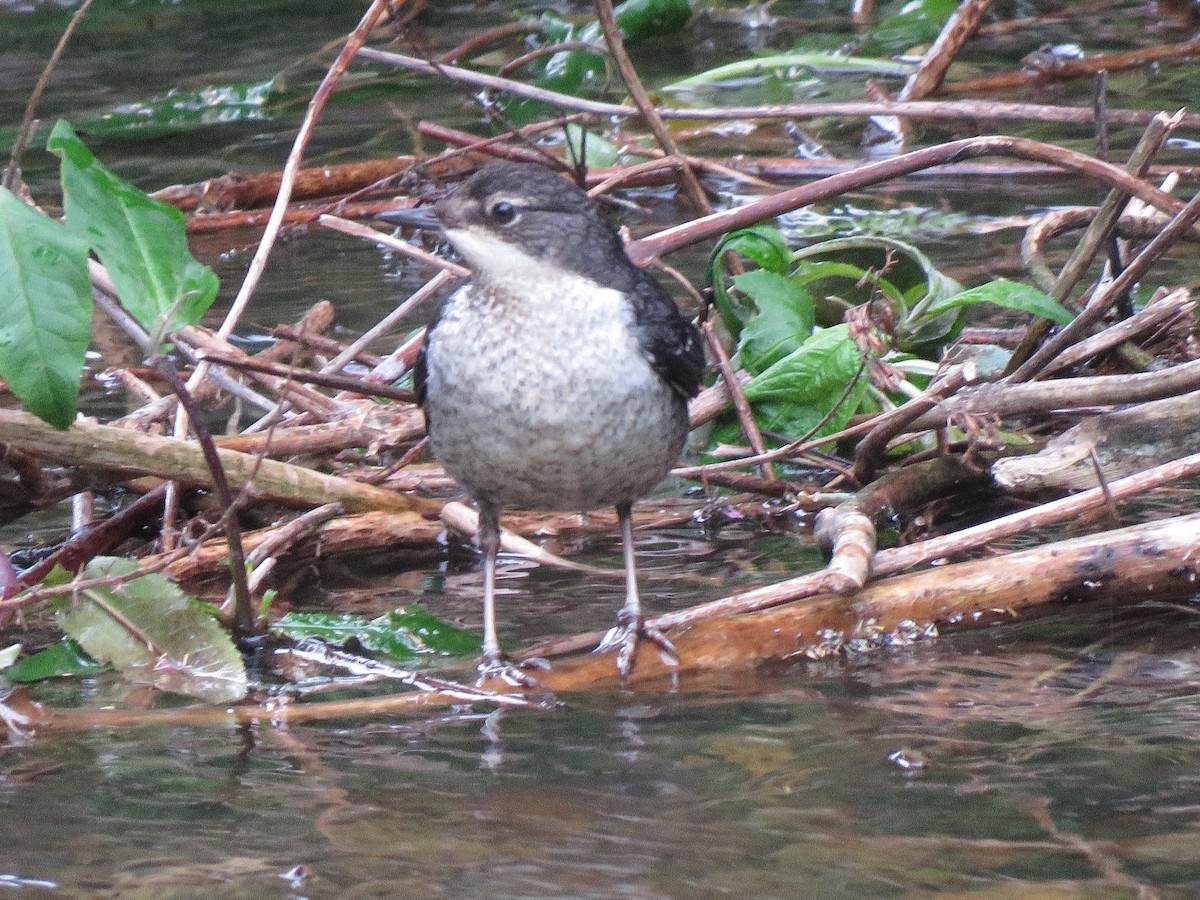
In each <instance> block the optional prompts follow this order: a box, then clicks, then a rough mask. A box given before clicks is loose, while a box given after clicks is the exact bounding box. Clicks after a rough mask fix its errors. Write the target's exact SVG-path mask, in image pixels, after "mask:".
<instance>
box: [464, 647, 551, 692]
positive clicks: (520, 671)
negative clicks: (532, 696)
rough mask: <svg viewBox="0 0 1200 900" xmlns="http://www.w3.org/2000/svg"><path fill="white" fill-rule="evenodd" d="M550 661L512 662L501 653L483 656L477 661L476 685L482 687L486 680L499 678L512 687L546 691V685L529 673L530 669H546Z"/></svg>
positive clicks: (528, 660) (537, 659) (526, 660)
mask: <svg viewBox="0 0 1200 900" xmlns="http://www.w3.org/2000/svg"><path fill="white" fill-rule="evenodd" d="M548 668H550V663H548V662H547V661H546V660H544V659H540V658H535V659H525V660H522V661H521V662H514V661H513V660H512V659H510V658H509V657H507V656H505V655H504V654H503V653H498V654H496V655H495V656H485V657H484V658H483V660H482V662H480V663H479V669H478V671H479V679H478V680H477V681H476V682H475V685H476V687H484V686H486V684H487V682H489V681H491V680H493V679H499V680H500V681H503V682H504V683H505V684H508V685H511V686H512V687H519V688H525V689H527V690H532V691H546V686H545V685H544V684H542V683H541V682H540V681H538V680H537V679H536V678H534V677H533V675H531V674H530V673H529V670H530V669H548Z"/></svg>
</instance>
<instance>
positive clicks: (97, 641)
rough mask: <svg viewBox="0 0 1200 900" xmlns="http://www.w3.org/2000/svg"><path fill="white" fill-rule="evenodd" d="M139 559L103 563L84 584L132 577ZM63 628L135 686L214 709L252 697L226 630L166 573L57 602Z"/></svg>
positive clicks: (109, 559)
mask: <svg viewBox="0 0 1200 900" xmlns="http://www.w3.org/2000/svg"><path fill="white" fill-rule="evenodd" d="M137 571H138V565H137V563H136V562H134V561H133V560H128V559H116V558H113V557H97V558H96V559H94V560H93V561H92V562H91V563H90V564H89V565H88V567H87V568H86V569H85V570H84V571H83V574H82V576H81V577H82V578H84V579H96V578H107V577H119V576H127V575H132V574H134V573H136V572H137ZM55 605H56V607H57V613H58V622H59V626H60V627H61V628H62V629H63V631H65V632H66V633H67V634H69V635H70V636H71V637H73V638H75V640H77V641H79V644H80V646H82V647H83V649H84V650H86V651H87V652H88V654H90V655H91V656H92V657H93V658H94V659H96V660H97V661H99V662H111V663H112V664H113V665H114V666H115V667H116V668H117V670H118V671H119V672H121V674H123V675H124V676H125V677H126V678H127V679H129V680H130V681H134V682H137V683H140V684H151V685H154V686H155V687H157V688H159V689H161V690H166V691H176V692H179V693H183V694H189V695H191V696H193V697H199V698H201V699H203V700H207V701H208V702H210V703H229V702H232V701H234V700H240V699H242V698H243V697H244V696H246V685H247V679H246V668H245V665H244V664H243V662H242V657H241V654H239V653H238V651H237V648H236V647H234V646H233V641H231V640H230V639H229V635H227V634H226V633H225V632H224V630H222V628H221V626H220V625H219V624H217V622H216V621H215V620H214V619H213V617H212V616H211V615H209V613H208V612H206V611H205V610H204V609H203V608H201V606H200V604H198V603H196V602H195V601H194V600H193V599H192V598H191V597H189V596H188V595H187V594H185V593H184V592H183V591H181V590H180V589H179V587H178V586H177V585H175V584H174V583H172V582H171V581H169V580H168V579H167V578H166V577H165V576H163V575H161V574H159V573H149V574H146V575H141V576H139V577H136V578H133V579H131V580H129V581H125V582H121V583H119V584H116V585H114V586H111V587H107V586H106V587H92V588H86V589H84V590H81V591H79V592H77V593H76V594H74V595H72V596H70V597H64V598H61V599H60V600H59V601H56V603H55Z"/></svg>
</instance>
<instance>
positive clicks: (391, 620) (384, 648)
mask: <svg viewBox="0 0 1200 900" xmlns="http://www.w3.org/2000/svg"><path fill="white" fill-rule="evenodd" d="M271 630H272V631H274V632H275V633H276V634H281V635H284V636H285V637H290V638H292V639H293V640H300V639H302V638H306V637H317V638H320V639H321V640H323V641H325V642H326V643H328V644H336V645H341V644H345V643H346V642H347V641H349V640H350V639H351V638H353V639H355V640H357V641H358V642H359V643H360V644H361V645H362V646H363V647H364V648H366V649H367V650H372V651H375V652H377V653H384V654H387V655H388V656H391V657H395V658H397V659H411V658H412V657H414V656H421V655H425V654H431V653H435V654H439V655H443V656H467V655H472V654H475V653H478V652H479V636H478V635H477V634H472V633H471V632H468V631H462V630H461V629H458V628H454V627H453V626H451V625H447V624H446V623H444V622H442V621H441V620H439V619H438V618H436V617H435V616H433V615H430V613H428V612H427V611H426V610H424V609H422V608H421V607H419V606H402V607H400V608H399V609H394V610H392V611H391V612H388V613H384V614H383V615H382V616H379V617H378V618H375V619H371V620H370V621H368V620H367V619H366V618H365V617H363V616H352V615H337V614H334V613H297V612H290V613H288V614H287V615H285V616H284V617H283V618H281V619H280V620H279V621H278V622H276V623H275V624H274V625H273V626H271Z"/></svg>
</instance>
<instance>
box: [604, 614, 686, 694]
mask: <svg viewBox="0 0 1200 900" xmlns="http://www.w3.org/2000/svg"><path fill="white" fill-rule="evenodd" d="M643 638H644V639H645V640H647V641H649V642H650V643H651V644H653V645H654V646H655V647H657V648H658V655H659V658H660V659H662V661H663V663H665V664H666V665H668V666H677V665H679V651H678V650H676V649H675V645H674V644H672V643H671V642H670V640H668V639H667V636H666V635H665V634H663V633H662V632H661V631H659V630H658V629H657V628H655V627H654V626H653V625H650V624H648V623H647V622H646V619H645V618H644V617H643V616H641V615H637V614H630V613H628V612H627V611H626V610H621V612H620V613H618V614H617V624H616V625H615V626H614V627H612V628H610V629H609V630H608V632H607V633H606V634H605V635H604V638H603V639H602V640H601V641H600V643H599V645H597V647H596V652H601V651H604V650H611V649H612V648H613V647H616V648H617V674H619V675H620V676H621V682H622V683H624V682H625V680H626V679H627V678H628V677H629V676H630V675H631V674H632V673H633V670H634V668H636V666H637V650H638V644H639V643H640V642H641V641H642V639H643Z"/></svg>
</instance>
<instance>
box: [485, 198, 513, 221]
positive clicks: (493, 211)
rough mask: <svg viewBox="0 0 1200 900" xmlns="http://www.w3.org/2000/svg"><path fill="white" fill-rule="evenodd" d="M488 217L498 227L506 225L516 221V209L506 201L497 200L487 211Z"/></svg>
mask: <svg viewBox="0 0 1200 900" xmlns="http://www.w3.org/2000/svg"><path fill="white" fill-rule="evenodd" d="M488 215H489V216H490V217H491V219H492V221H493V222H497V223H499V224H500V225H508V224H509V223H511V222H513V221H515V220H516V218H517V208H516V207H515V206H513V205H512V204H511V203H509V202H508V201H507V200H499V201H497V202H496V203H493V204H492V206H491V208H490V209H489V210H488Z"/></svg>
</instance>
